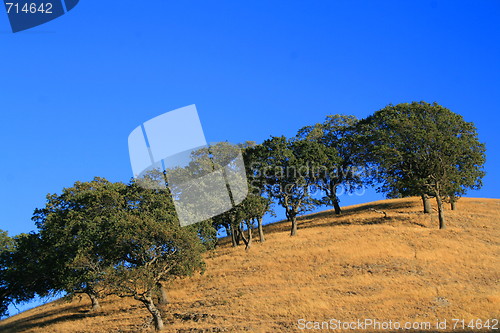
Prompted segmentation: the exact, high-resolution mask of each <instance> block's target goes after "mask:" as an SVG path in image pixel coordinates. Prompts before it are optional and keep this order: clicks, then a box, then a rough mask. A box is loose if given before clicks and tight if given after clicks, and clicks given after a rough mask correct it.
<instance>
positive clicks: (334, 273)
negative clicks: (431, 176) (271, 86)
mask: <svg viewBox="0 0 500 333" xmlns="http://www.w3.org/2000/svg"><path fill="white" fill-rule="evenodd" d="M420 205H421V204H420V201H419V200H418V199H416V198H410V199H395V200H386V201H380V202H374V203H369V204H364V205H357V206H351V207H348V208H347V209H345V213H344V214H343V215H342V216H341V217H336V216H334V215H333V214H332V212H330V211H327V212H322V213H318V214H313V215H309V216H305V217H303V218H302V219H301V220H300V222H299V232H298V236H297V237H294V238H291V237H289V235H288V228H289V225H288V223H276V224H273V225H269V226H267V230H266V231H267V242H266V243H264V244H260V243H259V242H254V244H253V246H252V248H251V250H250V251H249V252H248V253H246V252H245V251H244V250H243V248H242V247H239V248H231V247H229V246H228V244H225V245H223V246H220V247H219V248H218V249H217V250H215V251H212V252H210V253H208V254H207V271H206V273H205V274H204V276H195V277H192V278H189V279H183V280H176V281H173V282H172V283H171V284H170V285H169V289H170V291H169V293H170V298H171V304H169V305H167V306H165V307H163V311H164V313H165V318H166V324H167V331H168V332H219V331H228V332H240V331H247V330H251V331H254V332H290V331H299V330H298V329H297V320H298V319H300V318H304V319H307V320H315V321H324V320H329V319H332V318H336V319H340V320H343V321H348V320H356V319H365V318H373V319H377V320H380V321H382V320H393V321H395V320H397V321H401V322H404V321H412V322H413V321H431V322H435V321H436V320H437V319H440V320H443V319H448V321H449V320H451V319H452V318H460V319H466V320H468V319H477V318H480V319H487V318H495V317H496V318H498V317H499V312H500V311H499V309H500V306H499V305H500V293H499V288H498V282H499V277H500V268H499V261H498V254H499V240H500V234H499V223H498V222H499V221H500V200H498V199H472V198H463V199H461V200H460V201H459V203H458V205H457V206H458V210H457V211H446V216H447V219H448V225H449V227H448V229H447V230H437V224H438V222H437V216H436V214H432V216H429V215H428V214H422V213H420V211H421V206H420ZM369 208H376V209H377V210H384V211H387V213H388V218H387V219H384V218H383V215H382V214H380V213H377V212H375V211H371V210H369ZM102 304H103V308H104V311H103V312H101V313H87V308H88V305H89V302H88V300H87V299H85V298H84V299H82V300H78V299H75V300H74V301H73V302H70V303H65V302H63V301H61V300H59V301H55V302H52V303H50V304H47V305H44V306H41V307H38V308H35V309H32V310H29V311H26V312H24V313H21V314H19V315H16V316H13V317H11V318H8V319H6V320H4V321H2V322H0V331H1V332H21V331H23V332H140V331H148V329H146V328H145V327H148V325H149V314H148V313H147V311H146V310H145V309H144V308H143V307H142V306H141V304H139V303H137V302H136V301H133V300H128V299H118V298H113V297H111V298H108V299H106V300H104V301H103V302H102Z"/></svg>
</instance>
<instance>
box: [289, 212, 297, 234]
mask: <svg viewBox="0 0 500 333" xmlns="http://www.w3.org/2000/svg"><path fill="white" fill-rule="evenodd" d="M291 219H292V231H291V232H290V236H295V235H297V216H295V215H294V216H292V217H291Z"/></svg>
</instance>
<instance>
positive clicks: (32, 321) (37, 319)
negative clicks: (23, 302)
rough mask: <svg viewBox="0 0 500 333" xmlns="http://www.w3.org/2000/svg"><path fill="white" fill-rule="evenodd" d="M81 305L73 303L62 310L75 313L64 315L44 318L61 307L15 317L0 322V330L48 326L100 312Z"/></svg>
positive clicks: (97, 314)
mask: <svg viewBox="0 0 500 333" xmlns="http://www.w3.org/2000/svg"><path fill="white" fill-rule="evenodd" d="M81 307H82V306H81V305H75V306H72V307H68V308H65V309H64V310H63V311H64V312H75V313H68V314H66V315H62V316H57V317H54V318H50V319H45V318H48V317H51V316H55V315H58V314H60V313H61V309H57V308H56V309H53V310H50V311H44V312H43V313H39V314H35V315H31V316H28V317H25V318H20V319H16V320H14V321H12V322H10V323H8V324H4V325H2V324H1V322H0V331H1V332H21V331H25V330H29V329H32V328H43V327H44V326H49V325H53V324H57V323H60V322H65V321H74V320H79V319H83V318H88V317H97V316H99V315H101V314H102V313H101V312H91V311H90V310H85V309H81Z"/></svg>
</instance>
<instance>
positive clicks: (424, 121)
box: [362, 102, 485, 229]
mask: <svg viewBox="0 0 500 333" xmlns="http://www.w3.org/2000/svg"><path fill="white" fill-rule="evenodd" d="M362 128H363V130H364V132H365V134H366V138H367V144H368V145H369V146H370V147H372V149H371V151H372V156H373V158H374V160H375V161H376V163H378V165H379V180H380V181H381V185H380V187H379V190H381V191H383V192H386V193H388V194H389V195H391V196H398V195H403V196H408V195H422V194H423V195H431V196H433V197H435V198H436V201H437V206H438V215H439V227H440V229H444V228H445V227H446V223H445V218H444V210H443V199H445V198H449V197H453V198H457V197H458V196H460V195H462V194H464V193H466V191H467V189H478V188H480V187H481V185H482V182H481V179H482V177H483V176H484V171H483V170H482V168H483V165H484V162H485V146H484V144H483V143H480V142H479V140H478V138H477V132H476V128H475V126H474V124H473V123H470V122H466V121H464V119H463V118H462V116H460V115H458V114H455V113H453V112H452V111H450V110H448V109H446V108H444V107H442V106H440V105H438V104H437V103H433V104H429V103H426V102H413V103H411V104H408V103H403V104H398V105H396V106H393V105H389V106H387V107H386V108H384V109H382V110H379V111H377V112H375V114H374V115H372V116H370V117H368V118H367V119H365V120H363V122H362Z"/></svg>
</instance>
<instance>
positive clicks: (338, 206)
mask: <svg viewBox="0 0 500 333" xmlns="http://www.w3.org/2000/svg"><path fill="white" fill-rule="evenodd" d="M333 208H335V214H336V215H340V214H341V213H342V210H341V209H340V205H339V200H338V199H336V200H335V201H334V202H333Z"/></svg>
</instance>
